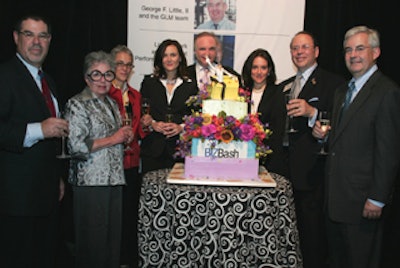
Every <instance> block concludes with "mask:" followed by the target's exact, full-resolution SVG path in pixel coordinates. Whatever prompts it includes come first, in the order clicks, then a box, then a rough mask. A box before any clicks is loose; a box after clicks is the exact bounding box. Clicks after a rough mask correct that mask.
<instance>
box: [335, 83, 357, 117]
mask: <svg viewBox="0 0 400 268" xmlns="http://www.w3.org/2000/svg"><path fill="white" fill-rule="evenodd" d="M355 90H356V85H355V83H354V81H351V82H350V84H349V88H348V89H347V92H346V97H345V98H344V102H343V106H342V109H341V110H340V114H339V122H340V121H341V120H342V117H343V114H344V113H345V112H346V110H347V108H349V106H350V103H351V98H352V97H353V93H354V91H355Z"/></svg>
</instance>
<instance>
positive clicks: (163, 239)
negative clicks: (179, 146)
mask: <svg viewBox="0 0 400 268" xmlns="http://www.w3.org/2000/svg"><path fill="white" fill-rule="evenodd" d="M168 172H169V170H168V169H165V170H158V171H152V172H149V173H147V174H145V176H144V178H143V184H142V189H141V197H140V204H139V226H138V228H139V231H138V232H139V234H138V236H139V256H140V267H210V268H211V267H230V268H234V267H268V268H272V267H276V268H278V267H279V268H280V267H296V268H299V267H300V268H301V267H302V259H301V254H300V249H299V236H298V231H297V227H296V215H295V209H294V203H293V193H292V186H291V184H290V182H289V181H288V180H287V179H285V178H284V177H282V176H280V175H277V174H274V173H272V174H271V175H272V176H273V178H274V179H275V181H276V182H277V186H276V187H275V188H256V187H234V186H232V187H227V186H223V187H216V186H201V185H200V186H199V185H182V184H169V183H167V182H166V178H167V176H168Z"/></svg>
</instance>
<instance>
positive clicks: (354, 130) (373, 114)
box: [326, 70, 400, 223]
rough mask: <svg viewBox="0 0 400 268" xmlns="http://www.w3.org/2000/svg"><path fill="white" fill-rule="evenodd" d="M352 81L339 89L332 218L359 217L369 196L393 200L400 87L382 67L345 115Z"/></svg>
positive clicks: (330, 173) (331, 162) (332, 143)
mask: <svg viewBox="0 0 400 268" xmlns="http://www.w3.org/2000/svg"><path fill="white" fill-rule="evenodd" d="M346 91H347V84H346V85H343V86H342V87H340V88H339V89H338V90H337V92H336V95H335V102H334V108H333V120H332V130H331V132H330V134H329V150H330V154H329V157H328V162H327V176H326V179H327V183H326V193H327V194H326V205H327V208H328V215H329V217H330V218H331V219H332V220H335V221H338V222H346V223H359V222H360V219H361V218H362V211H363V207H364V204H365V201H366V199H367V198H371V199H373V200H377V201H380V202H383V203H386V204H387V203H389V202H390V199H389V197H390V195H391V193H392V191H393V183H394V180H395V178H396V176H397V172H398V169H399V161H400V139H399V134H400V120H399V115H400V88H399V86H398V85H396V84H395V83H394V82H393V81H392V80H390V79H389V78H388V77H386V76H384V75H383V74H382V73H381V72H380V71H379V70H378V71H376V72H375V73H374V74H373V75H372V76H371V77H370V78H369V80H368V81H367V82H366V83H365V84H364V86H363V87H362V89H361V90H360V91H359V93H358V94H357V96H356V97H355V98H354V100H353V102H352V103H351V104H350V106H349V108H348V109H347V111H346V112H345V113H344V114H343V116H342V117H341V119H340V122H339V117H340V113H341V106H342V103H343V101H344V98H345V95H346Z"/></svg>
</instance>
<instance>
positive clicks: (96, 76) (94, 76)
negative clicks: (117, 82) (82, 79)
mask: <svg viewBox="0 0 400 268" xmlns="http://www.w3.org/2000/svg"><path fill="white" fill-rule="evenodd" d="M87 76H88V77H89V78H90V79H91V80H92V81H100V80H101V78H102V77H104V79H105V80H106V81H107V82H112V81H113V80H114V78H115V73H114V72H113V71H107V72H105V73H102V72H100V71H98V70H94V71H92V72H91V73H89V74H87Z"/></svg>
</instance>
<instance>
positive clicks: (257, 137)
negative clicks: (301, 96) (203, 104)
mask: <svg viewBox="0 0 400 268" xmlns="http://www.w3.org/2000/svg"><path fill="white" fill-rule="evenodd" d="M184 120H185V128H184V131H183V134H182V135H181V136H180V139H179V140H178V148H177V153H176V156H177V157H185V156H187V155H190V149H191V145H192V139H193V138H199V139H202V140H205V139H209V140H211V141H212V144H213V145H214V146H215V145H216V144H217V143H220V142H225V143H229V142H230V141H232V140H237V141H253V142H254V143H255V144H256V157H257V158H261V157H265V156H267V155H268V154H270V153H271V152H272V151H271V150H270V148H269V147H268V146H267V145H266V144H265V143H264V140H265V139H267V138H268V137H269V136H270V135H271V134H272V131H271V130H270V129H268V126H267V125H263V124H262V123H261V122H260V120H259V119H258V114H249V115H246V116H245V117H243V118H241V119H237V118H235V117H233V116H227V115H226V114H225V112H220V113H219V114H218V115H209V114H200V113H199V112H195V113H193V114H192V115H190V116H185V118H184Z"/></svg>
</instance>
